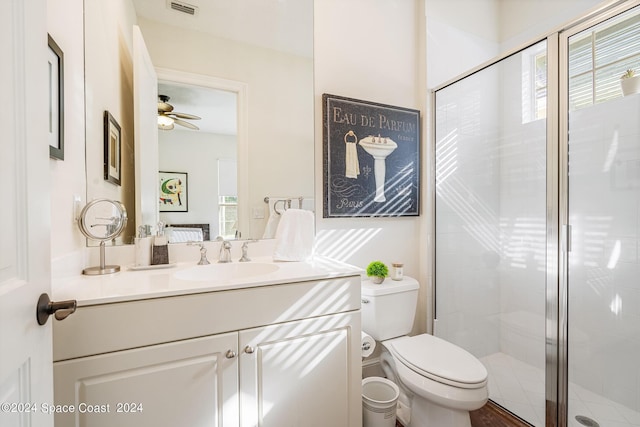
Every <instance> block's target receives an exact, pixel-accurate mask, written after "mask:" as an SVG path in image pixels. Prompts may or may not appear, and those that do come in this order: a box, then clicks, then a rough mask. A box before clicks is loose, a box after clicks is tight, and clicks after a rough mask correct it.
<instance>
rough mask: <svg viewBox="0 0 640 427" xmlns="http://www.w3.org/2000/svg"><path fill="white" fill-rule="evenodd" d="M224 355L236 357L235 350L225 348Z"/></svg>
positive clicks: (230, 357)
mask: <svg viewBox="0 0 640 427" xmlns="http://www.w3.org/2000/svg"><path fill="white" fill-rule="evenodd" d="M225 356H226V357H227V359H233V358H234V357H236V352H235V351H233V350H227V354H225Z"/></svg>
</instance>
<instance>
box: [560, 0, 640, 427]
mask: <svg viewBox="0 0 640 427" xmlns="http://www.w3.org/2000/svg"><path fill="white" fill-rule="evenodd" d="M615 13H617V12H616V11H613V12H611V13H609V15H612V16H611V17H608V16H607V17H608V19H606V20H604V21H602V22H600V23H587V24H584V25H583V26H582V27H580V28H576V30H574V31H573V34H572V35H566V36H565V37H564V38H562V39H561V43H563V45H564V46H566V49H567V55H566V57H568V67H567V68H568V70H567V75H566V76H565V77H566V81H567V85H568V98H567V105H566V110H565V111H567V110H568V129H567V131H568V132H567V133H568V148H567V152H568V153H567V154H568V165H569V167H568V181H567V182H568V184H567V190H568V210H567V215H566V218H567V219H568V223H569V224H570V226H571V236H570V238H571V246H570V250H569V252H568V253H567V276H566V277H567V289H568V291H567V292H568V294H567V301H568V418H569V419H568V425H569V426H573V427H580V426H597V425H600V426H603V427H605V426H612V427H631V426H637V425H640V265H639V261H640V260H639V257H638V250H639V239H638V237H639V230H640V215H639V212H640V94H628V95H626V96H623V92H622V86H621V85H622V84H625V83H624V80H621V79H620V77H621V76H622V75H623V74H624V73H625V72H626V70H627V69H633V68H635V70H636V72H638V73H640V15H639V11H638V10H637V8H636V9H632V10H630V11H628V12H626V13H622V14H615ZM614 14H615V15H614ZM638 79H640V77H638ZM639 88H640V86H639Z"/></svg>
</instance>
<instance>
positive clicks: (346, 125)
mask: <svg viewBox="0 0 640 427" xmlns="http://www.w3.org/2000/svg"><path fill="white" fill-rule="evenodd" d="M322 114H323V120H322V121H323V142H324V145H323V172H324V177H323V178H324V182H323V184H324V185H323V208H324V209H323V216H324V217H325V218H339V217H380V216H386V217H397V216H417V215H419V214H420V212H419V208H420V111H418V110H412V109H409V108H402V107H394V106H391V105H385V104H379V103H375V102H368V101H360V100H357V99H350V98H345V97H341V96H336V95H329V94H323V95H322Z"/></svg>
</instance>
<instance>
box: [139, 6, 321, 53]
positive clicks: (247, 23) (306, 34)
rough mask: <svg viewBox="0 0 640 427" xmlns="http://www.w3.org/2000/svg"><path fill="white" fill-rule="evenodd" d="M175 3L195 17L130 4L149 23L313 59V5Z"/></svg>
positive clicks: (158, 8) (169, 10) (153, 7)
mask: <svg viewBox="0 0 640 427" xmlns="http://www.w3.org/2000/svg"><path fill="white" fill-rule="evenodd" d="M178 1H179V2H180V3H186V4H189V5H191V6H195V7H197V13H196V15H195V16H191V15H187V14H185V13H182V12H177V11H175V10H172V9H171V8H170V7H169V3H170V0H133V4H134V6H135V9H136V14H137V15H138V16H139V17H143V18H145V19H149V20H152V21H157V22H161V23H164V24H167V25H173V26H178V27H185V28H189V29H191V30H195V31H202V32H205V33H209V34H212V35H214V36H216V37H224V38H228V39H231V40H235V41H239V42H243V43H248V44H252V45H256V46H261V47H265V48H269V49H276V50H280V51H284V52H288V53H292V54H295V55H301V56H307V57H311V56H312V55H313V31H309V28H312V27H313V2H312V1H305V0H187V1H182V0H178ZM301 17H304V18H301Z"/></svg>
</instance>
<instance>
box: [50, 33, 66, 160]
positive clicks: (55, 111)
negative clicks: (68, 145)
mask: <svg viewBox="0 0 640 427" xmlns="http://www.w3.org/2000/svg"><path fill="white" fill-rule="evenodd" d="M48 37H49V50H48V52H47V68H48V69H47V75H48V78H49V101H48V102H49V138H48V139H49V157H51V158H54V159H58V160H64V54H63V53H62V49H60V46H58V44H57V43H56V42H55V40H53V38H52V37H51V36H50V35H49V36H48Z"/></svg>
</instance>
